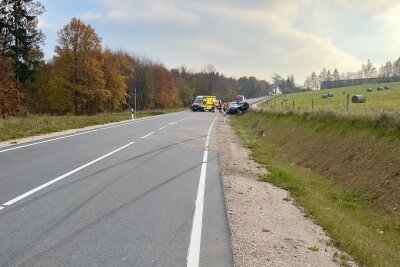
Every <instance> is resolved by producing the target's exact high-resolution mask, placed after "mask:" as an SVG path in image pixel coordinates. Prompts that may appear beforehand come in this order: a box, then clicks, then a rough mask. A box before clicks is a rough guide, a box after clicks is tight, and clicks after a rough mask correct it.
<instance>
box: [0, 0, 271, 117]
mask: <svg viewBox="0 0 400 267" xmlns="http://www.w3.org/2000/svg"><path fill="white" fill-rule="evenodd" d="M44 12H45V7H44V6H43V5H42V4H41V3H40V2H39V1H32V0H5V1H1V3H0V32H1V34H0V73H1V76H0V117H2V118H5V117H8V116H15V115H23V114H28V113H30V114H50V115H71V114H74V115H92V114H98V113H103V112H119V111H123V110H127V109H130V108H133V105H134V100H133V99H134V97H135V95H134V94H135V92H136V99H137V100H136V101H137V107H136V108H137V110H148V109H168V108H177V107H188V106H189V105H190V104H191V102H192V101H193V99H194V97H195V96H196V95H216V96H217V98H218V99H221V100H223V101H230V100H232V99H234V97H235V95H237V94H243V95H245V96H246V97H257V96H260V95H266V94H267V92H268V90H269V89H270V84H269V83H268V82H267V81H265V80H258V79H256V78H255V77H242V78H239V79H236V78H234V77H226V76H224V75H223V74H222V73H219V72H218V71H217V70H216V69H215V67H214V66H213V65H211V64H210V65H208V66H206V67H205V68H204V69H203V70H202V71H200V72H194V71H190V70H188V69H187V67H185V66H180V67H177V68H175V69H167V68H166V67H165V66H164V65H163V63H160V62H155V61H153V60H151V59H149V58H145V57H140V56H136V55H134V54H132V53H129V52H127V51H123V50H112V49H110V48H108V47H107V45H106V44H103V43H102V38H101V36H99V35H98V33H97V32H96V30H95V29H94V28H93V27H92V26H91V25H89V24H86V23H85V22H84V21H82V20H81V19H79V18H72V19H71V20H70V22H69V23H68V24H67V25H65V26H63V27H62V28H61V29H59V31H58V39H57V45H56V47H55V48H54V51H55V55H54V57H53V58H52V59H51V60H44V54H43V51H42V49H41V46H42V45H43V44H44V41H45V36H44V34H43V33H42V31H41V30H40V28H39V27H38V17H39V16H40V15H42V14H43V13H44Z"/></svg>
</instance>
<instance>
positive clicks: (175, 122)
mask: <svg viewBox="0 0 400 267" xmlns="http://www.w3.org/2000/svg"><path fill="white" fill-rule="evenodd" d="M177 123H178V122H177V121H174V122H171V123H168V125H173V124H177Z"/></svg>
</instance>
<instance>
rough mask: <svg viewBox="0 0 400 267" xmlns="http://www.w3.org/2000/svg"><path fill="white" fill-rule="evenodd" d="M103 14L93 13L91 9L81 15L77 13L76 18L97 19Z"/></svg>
mask: <svg viewBox="0 0 400 267" xmlns="http://www.w3.org/2000/svg"><path fill="white" fill-rule="evenodd" d="M102 17H103V14H101V13H95V12H93V11H88V12H85V13H83V14H81V15H78V18H81V19H84V20H93V19H99V18H102Z"/></svg>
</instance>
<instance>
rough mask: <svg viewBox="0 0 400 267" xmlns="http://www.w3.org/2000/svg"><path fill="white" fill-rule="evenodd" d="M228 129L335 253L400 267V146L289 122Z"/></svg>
mask: <svg viewBox="0 0 400 267" xmlns="http://www.w3.org/2000/svg"><path fill="white" fill-rule="evenodd" d="M232 122H233V124H234V126H235V128H236V129H237V132H238V133H239V135H240V136H241V137H242V138H243V139H244V140H245V142H246V143H247V145H248V146H249V148H250V149H251V150H252V152H253V153H254V157H255V159H256V160H258V161H259V162H261V163H263V164H265V165H266V166H267V167H268V168H269V170H270V171H271V174H270V175H268V176H267V177H266V178H265V179H266V180H267V181H269V182H272V183H274V184H276V185H278V186H281V187H283V188H286V189H288V190H289V191H290V192H291V194H292V195H293V197H294V198H295V199H296V201H297V202H298V203H299V204H301V205H302V206H303V207H304V208H305V210H306V212H307V214H308V213H309V214H311V215H312V216H313V217H314V218H315V220H316V222H317V223H318V224H320V225H321V226H323V227H324V229H326V230H327V231H328V233H329V234H330V235H331V236H332V238H333V240H334V242H335V244H336V245H338V246H339V247H340V248H342V249H343V250H345V251H346V252H347V253H349V254H351V255H352V256H353V257H354V258H355V259H356V260H358V261H359V262H360V263H362V264H366V265H368V266H400V253H399V251H400V216H399V213H398V211H399V210H398V209H399V199H398V196H399V195H400V194H399V192H400V181H399V180H400V179H399V178H400V173H399V167H398V166H400V141H399V140H398V139H397V138H391V137H390V136H388V135H384V136H382V135H381V134H380V131H379V130H373V129H367V130H366V129H365V127H367V126H366V124H364V123H361V124H360V125H358V126H357V127H354V128H349V127H348V123H350V124H351V122H347V121H343V120H333V121H330V122H329V123H328V122H326V120H324V119H321V118H318V117H316V118H310V117H306V118H305V117H304V116H300V115H293V114H292V115H290V114H289V115H282V114H267V113H247V114H245V115H243V116H236V117H232ZM371 172H372V174H370V173H371ZM396 212H397V213H396Z"/></svg>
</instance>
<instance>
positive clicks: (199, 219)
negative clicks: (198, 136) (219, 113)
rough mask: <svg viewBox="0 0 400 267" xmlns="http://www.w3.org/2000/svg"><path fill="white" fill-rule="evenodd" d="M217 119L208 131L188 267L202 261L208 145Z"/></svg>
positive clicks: (197, 264) (195, 265) (195, 266)
mask: <svg viewBox="0 0 400 267" xmlns="http://www.w3.org/2000/svg"><path fill="white" fill-rule="evenodd" d="M216 119H217V118H214V120H213V122H212V123H211V126H210V128H209V129H208V133H207V138H206V145H205V151H204V156H203V163H202V164H201V171H200V180H199V188H198V191H197V198H196V207H195V210H194V216H193V225H192V232H191V234H190V244H189V249H188V255H187V266H188V267H198V266H199V261H200V245H201V228H202V225H203V206H204V188H205V184H206V172H207V158H208V144H209V142H210V135H211V129H212V127H213V125H214V123H215V120H216Z"/></svg>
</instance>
